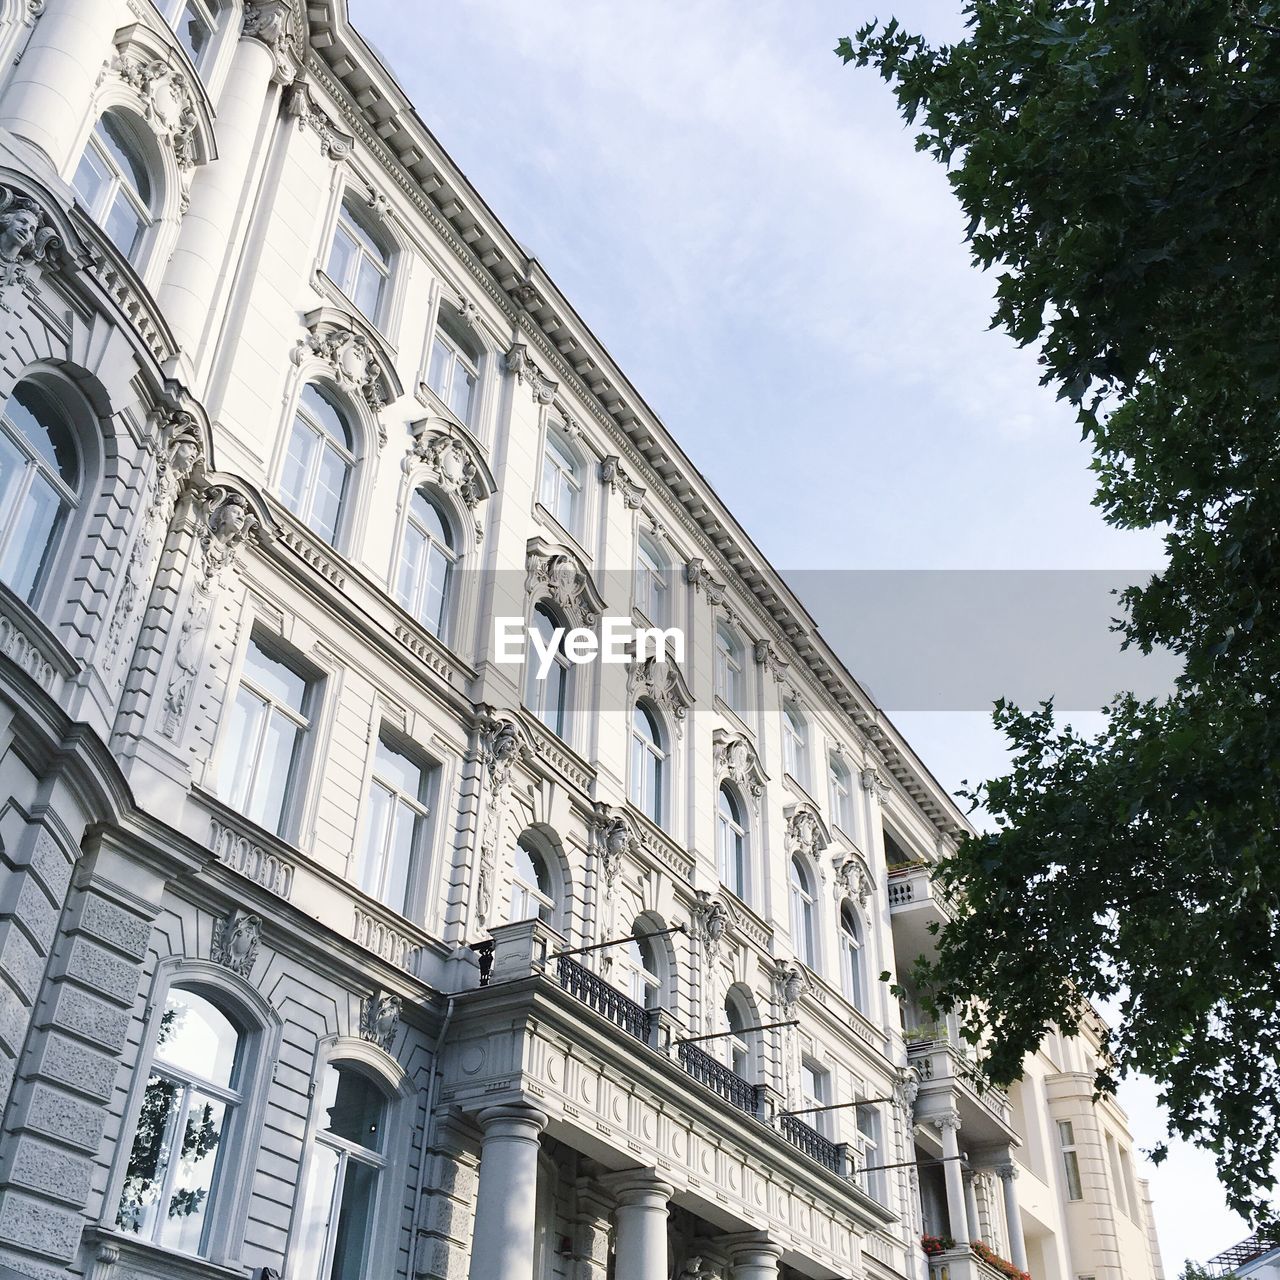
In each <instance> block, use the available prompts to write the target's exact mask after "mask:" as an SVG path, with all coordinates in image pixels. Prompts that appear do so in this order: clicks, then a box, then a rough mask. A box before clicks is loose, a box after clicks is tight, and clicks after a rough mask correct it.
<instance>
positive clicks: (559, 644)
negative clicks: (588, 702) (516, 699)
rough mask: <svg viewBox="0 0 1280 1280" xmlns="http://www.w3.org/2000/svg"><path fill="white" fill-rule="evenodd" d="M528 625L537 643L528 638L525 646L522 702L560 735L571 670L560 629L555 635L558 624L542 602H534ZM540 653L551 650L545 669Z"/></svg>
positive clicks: (566, 712) (565, 710)
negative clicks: (526, 647) (533, 632)
mask: <svg viewBox="0 0 1280 1280" xmlns="http://www.w3.org/2000/svg"><path fill="white" fill-rule="evenodd" d="M530 625H531V628H532V630H533V631H535V632H536V633H537V635H538V639H539V641H540V642H541V643H540V645H535V644H534V643H533V641H532V638H530V644H529V649H528V652H527V653H526V654H525V659H524V671H525V691H524V702H525V706H527V707H528V708H529V710H530V711H532V712H533V714H534V715H535V716H537V717H538V719H539V720H541V721H542V723H543V724H545V725H546V726H547V728H548V729H550V730H551V732H552V733H554V734H557V735H558V736H559V737H561V738H563V737H564V731H565V723H566V718H567V715H568V709H569V677H570V670H571V668H570V665H569V659H568V657H567V656H566V655H565V651H564V633H563V631H561V634H560V635H559V636H558V637H557V635H556V631H557V630H558V629H560V624H559V623H558V622H557V621H556V619H555V617H554V616H553V615H552V613H551V611H550V610H549V609H547V608H546V606H544V605H538V606H536V608H535V609H534V611H533V617H532V619H531V620H530ZM543 653H551V659H550V663H549V665H548V667H547V669H546V671H545V672H544V671H543V670H542V664H543V659H542V657H541V655H542V654H543Z"/></svg>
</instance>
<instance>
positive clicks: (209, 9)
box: [160, 0, 226, 71]
mask: <svg viewBox="0 0 1280 1280" xmlns="http://www.w3.org/2000/svg"><path fill="white" fill-rule="evenodd" d="M225 10H226V4H225V0H163V3H162V4H161V5H160V11H161V12H162V13H163V14H164V17H165V21H166V22H167V23H168V24H169V25H170V26H171V27H172V28H173V32H174V34H175V35H176V36H177V37H178V43H179V44H180V45H181V46H182V47H183V48H184V49H185V50H186V52H187V57H188V58H190V59H191V64H192V66H194V67H195V69H196V70H197V71H204V70H205V69H206V67H205V64H206V63H207V62H208V61H209V60H210V59H211V58H212V56H213V50H214V48H215V47H216V46H215V37H216V36H217V34H218V28H219V27H220V26H221V25H222V19H223V17H224V15H225Z"/></svg>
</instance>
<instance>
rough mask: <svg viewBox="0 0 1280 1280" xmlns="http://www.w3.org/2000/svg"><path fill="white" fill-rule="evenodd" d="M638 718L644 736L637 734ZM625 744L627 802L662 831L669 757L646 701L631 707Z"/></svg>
mask: <svg viewBox="0 0 1280 1280" xmlns="http://www.w3.org/2000/svg"><path fill="white" fill-rule="evenodd" d="M641 718H643V720H644V723H645V724H646V725H647V726H648V729H649V733H648V734H647V735H646V734H643V733H641V731H640V728H639V726H638V724H637V721H638V720H640V719H641ZM629 741H630V747H631V759H630V768H629V770H628V773H629V778H628V786H627V798H628V799H629V800H630V801H631V803H632V804H633V805H635V807H636V808H637V809H639V811H640V812H641V813H643V814H644V816H645V817H646V818H648V819H649V821H650V822H652V823H653V824H654V826H656V827H662V828H664V829H665V826H666V822H667V817H668V809H669V805H668V803H667V774H668V769H667V762H668V761H669V760H670V758H671V753H670V751H669V750H668V748H667V735H666V733H665V727H664V725H663V722H662V717H661V716H659V715H658V713H657V710H656V709H655V708H654V707H653V705H652V704H651V703H650V702H649V701H648V699H646V698H640V699H637V701H636V702H635V703H633V704H632V708H631V732H630V737H629ZM646 766H647V767H646ZM650 792H652V794H650Z"/></svg>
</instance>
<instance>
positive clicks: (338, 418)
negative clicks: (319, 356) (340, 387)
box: [299, 382, 352, 453]
mask: <svg viewBox="0 0 1280 1280" xmlns="http://www.w3.org/2000/svg"><path fill="white" fill-rule="evenodd" d="M299 404H300V406H301V408H302V409H303V411H304V412H305V413H306V415H307V416H308V417H309V418H310V419H311V420H312V422H314V423H315V425H316V426H317V427H319V428H320V430H321V431H323V432H324V433H325V435H327V436H329V437H330V438H331V439H332V440H334V441H335V442H336V443H337V444H338V445H340V446H341V447H342V448H343V449H345V450H346V451H347V452H348V453H350V452H351V448H352V444H351V425H350V424H349V423H348V422H347V417H346V414H344V413H343V412H342V410H341V409H339V408H338V406H337V405H336V404H334V402H333V401H332V400H330V399H329V397H328V396H327V395H325V393H324V392H323V391H322V390H321V389H320V388H319V387H318V386H316V385H315V383H314V382H309V383H307V385H306V386H305V387H303V388H302V396H301V398H300V400H299Z"/></svg>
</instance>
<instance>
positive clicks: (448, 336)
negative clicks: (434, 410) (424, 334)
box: [423, 313, 482, 432]
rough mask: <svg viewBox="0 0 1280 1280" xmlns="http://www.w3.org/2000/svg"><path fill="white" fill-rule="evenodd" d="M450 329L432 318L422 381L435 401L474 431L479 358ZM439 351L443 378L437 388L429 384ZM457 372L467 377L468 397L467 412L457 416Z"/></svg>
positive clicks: (446, 323) (444, 320)
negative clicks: (443, 364) (468, 378)
mask: <svg viewBox="0 0 1280 1280" xmlns="http://www.w3.org/2000/svg"><path fill="white" fill-rule="evenodd" d="M452 328H453V326H452V325H451V324H450V323H449V320H448V318H447V317H446V316H445V315H444V314H443V313H441V314H440V315H438V316H437V318H436V324H435V328H434V329H433V330H432V332H431V340H430V341H429V342H428V343H427V360H426V368H425V370H424V376H423V381H424V382H425V383H426V384H427V386H428V388H430V390H431V391H432V393H433V394H434V395H435V397H436V399H437V400H439V401H440V403H441V404H443V405H444V406H445V408H446V409H448V410H449V412H450V413H451V414H453V416H454V417H455V418H456V419H457V420H458V421H459V422H460V423H462V425H463V426H464V427H466V428H467V429H468V430H469V431H472V432H474V431H475V430H476V425H477V424H476V420H477V418H478V417H479V416H480V393H481V368H480V362H481V359H482V356H481V355H475V354H473V353H472V352H471V351H469V350H468V349H467V343H466V342H465V341H464V340H463V339H461V338H460V337H458V336H457V335H456V334H455V333H453V332H451V331H450V330H451V329H452ZM437 347H439V348H441V349H442V350H443V351H444V353H445V356H446V360H447V367H446V376H445V377H444V378H443V379H442V381H443V385H442V386H439V387H437V386H436V385H435V382H434V381H433V380H432V378H433V373H434V370H435V367H436V349H437ZM459 368H461V369H462V370H463V372H464V373H466V374H469V375H470V377H471V394H470V395H469V396H468V397H467V412H466V413H465V414H463V413H459V412H458V410H457V409H456V408H455V407H454V403H453V392H454V379H455V378H456V377H457V373H458V370H459Z"/></svg>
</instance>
